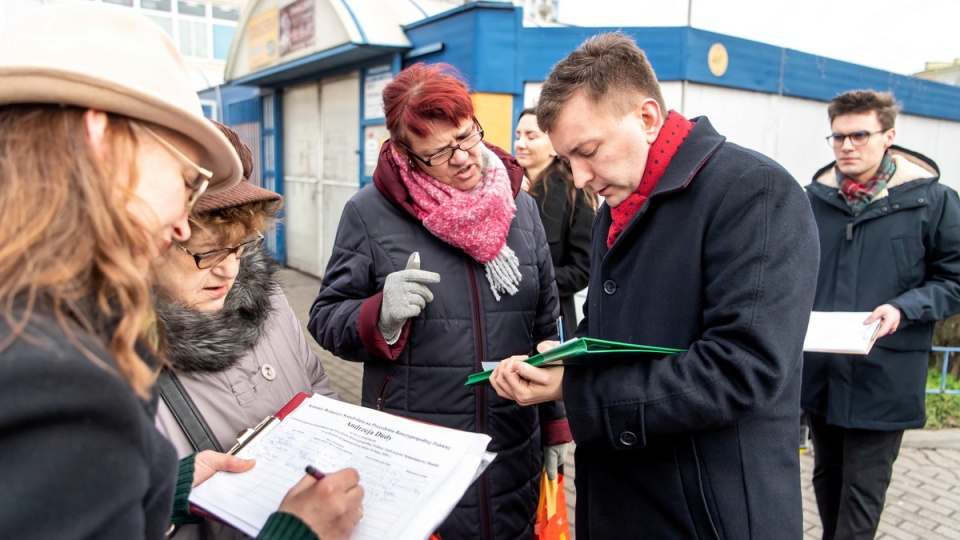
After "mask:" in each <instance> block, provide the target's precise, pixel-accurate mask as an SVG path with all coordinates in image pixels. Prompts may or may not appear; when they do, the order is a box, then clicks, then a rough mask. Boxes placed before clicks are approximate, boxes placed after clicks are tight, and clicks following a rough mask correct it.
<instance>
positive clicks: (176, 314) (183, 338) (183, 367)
mask: <svg viewBox="0 0 960 540" xmlns="http://www.w3.org/2000/svg"><path fill="white" fill-rule="evenodd" d="M279 270H280V265H279V264H278V263H277V262H276V261H275V260H273V259H272V258H271V257H270V255H269V254H268V253H267V252H266V251H265V250H261V251H257V252H256V253H253V254H252V255H251V256H249V257H246V258H244V259H241V260H240V271H239V273H238V274H237V279H236V280H235V281H234V284H233V288H231V289H230V292H229V293H228V294H227V297H226V300H225V302H224V306H223V309H221V310H220V311H217V312H215V313H207V312H202V311H196V310H193V309H190V308H188V307H186V306H183V305H181V304H176V303H170V302H165V301H163V299H161V298H156V303H157V315H158V317H159V319H160V326H161V329H162V331H163V332H164V337H165V339H164V341H165V345H164V347H163V348H164V351H163V353H164V355H165V356H166V357H167V359H168V360H169V361H170V363H171V364H172V365H173V367H174V369H176V370H178V371H207V372H215V371H223V370H224V369H227V368H228V367H230V366H232V365H233V364H234V363H235V362H236V361H237V360H238V359H240V358H241V357H242V356H243V355H244V354H245V353H247V352H248V351H249V350H250V349H252V348H253V347H254V346H255V345H256V344H257V342H259V341H260V339H261V338H262V337H263V335H264V333H265V331H266V322H267V319H268V318H269V317H270V315H271V312H272V310H273V307H272V304H271V302H270V296H271V295H273V294H276V293H277V292H278V291H279V285H278V283H277V273H278V272H279Z"/></svg>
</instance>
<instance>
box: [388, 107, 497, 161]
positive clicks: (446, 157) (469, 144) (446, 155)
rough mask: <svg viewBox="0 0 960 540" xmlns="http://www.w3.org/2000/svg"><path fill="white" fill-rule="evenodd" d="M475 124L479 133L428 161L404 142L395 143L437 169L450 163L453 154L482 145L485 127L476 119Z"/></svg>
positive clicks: (415, 157)
mask: <svg viewBox="0 0 960 540" xmlns="http://www.w3.org/2000/svg"><path fill="white" fill-rule="evenodd" d="M473 122H474V123H475V124H476V125H477V130H478V131H477V132H476V133H473V134H471V135H468V136H467V137H465V138H464V139H463V140H462V141H460V143H459V144H456V145H454V146H450V147H447V148H444V149H443V150H441V151H439V152H437V153H436V154H433V155H432V156H430V157H428V158H427V159H423V158H422V157H420V156H419V155H417V153H416V152H414V150H413V148H410V147H409V146H407V145H405V144H403V143H402V142H400V141H394V142H396V143H397V144H398V145H400V146H402V147H403V148H404V149H406V151H407V152H408V153H409V154H410V155H411V156H412V157H413V158H414V159H416V160H417V161H419V162H420V163H423V164H424V165H426V166H427V167H436V166H437V165H443V164H444V163H446V162H448V161H450V158H452V157H453V153H454V152H456V151H457V150H463V151H464V152H466V151H468V150H471V149H472V148H473V147H474V146H476V145H478V144H480V141H482V140H483V127H482V126H481V125H480V122H477V119H476V118H474V119H473Z"/></svg>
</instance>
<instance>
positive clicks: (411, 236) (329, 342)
mask: <svg viewBox="0 0 960 540" xmlns="http://www.w3.org/2000/svg"><path fill="white" fill-rule="evenodd" d="M383 108H384V112H385V115H386V120H387V129H388V130H389V132H390V140H388V141H387V142H386V143H384V145H383V148H382V149H381V151H380V158H379V162H378V163H377V168H376V170H375V172H374V175H373V184H374V185H373V186H369V187H366V188H364V189H362V190H360V192H358V193H357V194H356V195H355V196H354V197H353V198H352V199H351V200H350V201H349V202H348V203H347V205H346V207H345V208H344V211H343V215H342V216H341V219H340V226H339V229H338V231H337V238H336V244H335V246H334V249H333V253H332V254H331V257H330V261H329V262H328V263H327V270H326V275H325V276H324V278H323V283H322V285H321V288H320V293H319V295H318V296H317V298H316V300H315V301H314V304H313V307H312V309H311V313H310V323H309V328H310V331H311V333H312V334H313V336H314V337H315V338H316V339H317V341H318V342H319V343H320V345H321V346H322V347H324V348H325V349H327V350H328V351H330V352H332V353H333V354H335V355H337V356H339V357H341V358H344V359H346V360H351V361H355V362H363V363H364V373H363V389H362V402H363V405H365V406H367V407H375V408H377V409H379V410H383V411H387V412H390V413H393V414H398V415H401V416H405V417H409V418H414V419H417V420H422V421H425V422H430V423H433V424H439V425H443V426H447V427H451V428H456V429H462V430H468V431H474V432H482V433H487V434H488V435H490V436H491V437H492V439H493V440H492V442H491V443H490V447H489V450H491V451H493V452H496V453H497V458H496V459H495V460H494V462H493V464H492V465H491V466H490V467H489V468H488V469H487V470H486V472H485V473H484V474H483V475H482V476H480V477H479V478H478V479H477V481H476V482H475V483H474V484H473V486H471V488H470V489H469V490H468V491H467V493H466V494H465V495H464V497H463V499H462V500H461V501H460V503H459V504H458V505H457V507H456V509H454V511H453V513H452V514H451V515H450V517H449V518H448V519H447V520H446V521H445V522H444V524H443V525H442V526H441V527H440V529H439V530H438V532H439V533H440V536H441V537H442V538H443V539H444V540H455V539H458V538H470V539H475V538H484V539H488V538H502V539H510V540H514V539H518V538H532V537H533V523H534V514H535V512H536V506H537V497H538V494H539V478H540V474H541V470H542V467H543V466H544V463H545V462H546V466H547V468H548V469H550V471H549V472H551V473H555V471H556V467H557V464H558V463H562V461H563V451H564V450H565V447H566V443H567V442H569V441H570V440H571V439H572V438H571V436H570V430H569V427H568V425H567V421H566V418H565V415H564V412H563V408H562V405H561V404H560V403H549V404H545V406H541V407H539V408H538V407H521V406H518V405H517V404H516V403H514V402H511V401H509V400H504V399H502V398H500V397H499V396H497V394H496V393H495V392H493V390H492V389H491V388H490V387H489V386H486V385H478V386H464V381H465V380H466V378H467V375H469V374H470V373H473V372H476V371H480V370H482V369H487V368H488V367H489V366H490V365H491V364H490V362H494V361H497V360H499V359H501V358H506V357H508V356H510V355H513V354H530V353H532V352H535V349H536V345H537V344H538V343H539V342H541V341H544V340H547V339H555V338H556V325H555V321H556V318H557V314H558V311H559V308H558V302H557V288H556V285H555V282H554V278H553V264H552V262H551V259H550V250H549V247H548V245H547V242H546V236H545V234H544V231H543V225H542V224H541V222H540V216H539V213H538V210H537V207H536V203H535V202H534V200H533V198H531V197H530V196H529V195H528V194H527V193H525V192H523V191H522V190H521V189H520V184H521V181H522V179H523V169H522V168H521V167H520V166H519V164H518V163H517V162H516V160H515V159H514V158H513V157H512V156H510V154H508V153H507V152H504V151H503V150H501V149H499V148H497V147H495V146H492V145H490V144H487V143H484V142H483V127H481V125H480V122H479V121H478V120H477V118H476V117H475V116H474V109H473V102H472V101H471V99H470V94H469V92H468V89H467V86H466V84H465V83H464V82H463V81H462V80H460V78H459V76H458V74H457V73H456V72H455V71H454V70H453V68H451V67H450V66H447V65H444V64H436V65H424V64H416V65H413V66H411V67H409V68H407V69H405V70H403V71H402V72H401V73H400V74H399V75H398V76H397V78H396V79H394V81H393V82H391V83H390V84H389V85H387V87H386V88H385V89H384V92H383Z"/></svg>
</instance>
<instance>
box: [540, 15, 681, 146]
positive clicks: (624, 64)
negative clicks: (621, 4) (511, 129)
mask: <svg viewBox="0 0 960 540" xmlns="http://www.w3.org/2000/svg"><path fill="white" fill-rule="evenodd" d="M580 90H583V91H585V92H586V95H587V97H588V98H590V99H591V100H592V101H593V102H594V103H598V104H599V103H600V102H601V100H604V99H606V100H608V101H609V103H610V105H612V106H613V107H615V110H616V111H618V112H623V113H626V112H627V111H628V110H629V109H630V108H631V107H632V106H633V104H634V99H635V98H637V97H638V96H642V97H644V98H652V99H655V100H656V101H657V103H658V104H659V105H660V110H661V111H662V112H663V113H664V114H666V112H667V106H666V103H665V102H664V101H663V94H662V93H661V91H660V83H659V82H658V81H657V75H656V74H655V73H654V72H653V67H651V66H650V62H649V60H647V55H646V54H644V52H643V51H642V50H641V49H640V48H639V47H637V44H636V43H635V42H634V41H633V39H632V38H630V36H627V35H626V34H624V33H622V32H619V31H618V32H608V33H603V34H597V35H596V36H593V37H591V38H588V39H587V40H586V41H584V42H583V43H582V44H581V45H580V47H578V48H577V50H575V51H573V52H572V53H570V54H569V55H568V56H567V57H566V58H564V59H563V60H561V61H560V62H558V63H557V65H555V66H553V69H552V70H550V75H548V76H547V80H546V82H544V83H543V88H541V89H540V98H539V102H538V105H537V123H538V124H539V125H540V129H542V130H543V131H544V132H549V131H550V130H551V129H552V128H553V127H554V125H555V124H556V121H557V116H559V115H560V110H561V109H562V108H563V106H564V104H565V103H566V102H567V100H568V99H570V97H571V96H572V95H573V94H574V93H576V92H578V91H580Z"/></svg>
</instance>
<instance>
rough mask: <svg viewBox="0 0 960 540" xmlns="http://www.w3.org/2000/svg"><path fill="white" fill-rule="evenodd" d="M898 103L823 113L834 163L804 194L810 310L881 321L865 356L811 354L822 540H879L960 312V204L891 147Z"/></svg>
mask: <svg viewBox="0 0 960 540" xmlns="http://www.w3.org/2000/svg"><path fill="white" fill-rule="evenodd" d="M898 110H899V107H898V105H897V104H896V103H895V101H894V97H893V95H892V94H889V93H884V92H875V91H873V90H852V91H849V92H846V93H844V94H841V95H839V96H837V97H835V98H834V99H833V100H832V101H831V102H830V105H829V107H828V108H827V113H828V116H829V118H830V128H831V131H832V133H831V134H830V135H828V136H827V143H828V144H829V145H830V146H831V148H833V152H834V154H835V156H836V161H835V162H833V163H830V164H829V165H827V166H825V167H823V168H822V169H820V170H819V171H817V173H816V174H815V175H814V180H813V182H812V183H811V184H810V185H809V186H807V195H808V197H809V199H810V204H811V206H812V208H813V214H814V217H815V218H816V220H817V226H818V228H819V234H820V273H819V277H818V279H817V292H816V299H815V301H814V310H817V311H863V312H870V316H869V317H867V318H866V320H865V321H864V324H868V323H871V322H873V321H876V320H877V319H881V320H882V322H881V325H880V330H879V332H878V336H879V338H878V340H877V342H876V344H875V345H874V347H873V349H872V350H871V351H870V354H868V355H866V356H862V355H861V356H858V355H849V354H827V353H806V354H805V355H804V365H803V385H802V406H803V409H804V411H805V412H806V413H807V414H808V415H809V418H810V423H811V431H812V435H813V447H814V459H815V465H814V471H813V485H814V490H815V491H816V495H817V505H818V507H819V509H820V520H821V521H822V523H823V538H825V539H830V538H845V539H846V538H873V537H874V535H875V534H876V530H877V525H878V524H879V521H880V513H881V512H882V510H883V503H884V497H885V494H886V490H887V486H888V485H889V483H890V478H891V475H892V473H893V462H894V460H896V458H897V454H898V453H899V451H900V442H901V439H902V437H903V430H904V429H911V428H920V427H923V425H924V422H925V420H926V419H925V411H924V395H925V386H926V377H927V361H928V353H929V351H930V342H931V338H932V336H933V327H934V324H935V323H936V321H938V320H940V319H944V318H946V317H949V316H950V315H953V314H955V313H957V312H960V200H958V198H957V193H956V192H955V191H954V190H952V189H950V188H949V187H947V186H944V185H943V184H940V183H939V177H940V170H939V169H938V168H937V165H936V163H934V162H933V160H931V159H929V158H927V157H926V156H923V155H921V154H918V153H916V152H911V151H909V150H906V149H904V148H900V147H898V146H895V145H894V144H893V141H894V138H895V137H896V128H895V127H894V121H895V120H896V116H897V112H898Z"/></svg>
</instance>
